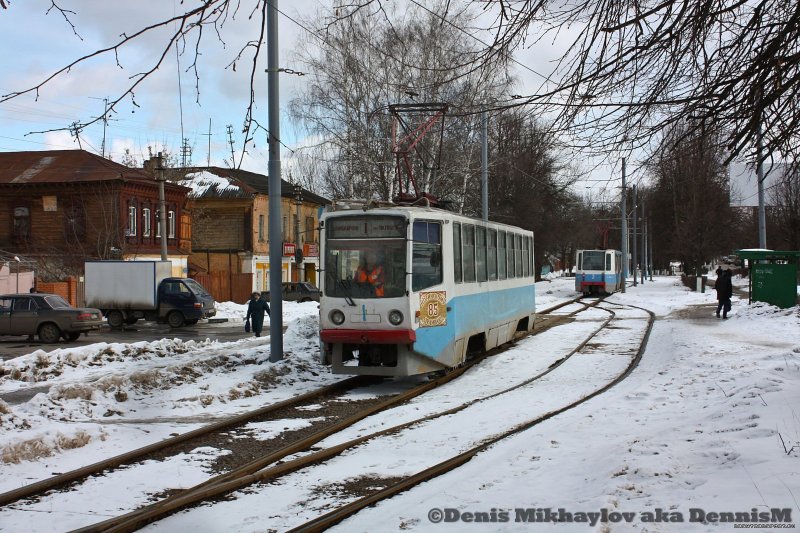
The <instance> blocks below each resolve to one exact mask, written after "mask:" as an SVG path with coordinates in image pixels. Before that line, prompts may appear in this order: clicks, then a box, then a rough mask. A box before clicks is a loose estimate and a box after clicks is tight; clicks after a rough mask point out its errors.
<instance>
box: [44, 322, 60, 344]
mask: <svg viewBox="0 0 800 533" xmlns="http://www.w3.org/2000/svg"><path fill="white" fill-rule="evenodd" d="M60 338H61V330H60V329H58V326H56V325H55V324H52V323H50V322H48V323H47V324H42V326H41V327H40V328H39V340H40V341H42V342H46V343H48V344H52V343H54V342H58V339H60Z"/></svg>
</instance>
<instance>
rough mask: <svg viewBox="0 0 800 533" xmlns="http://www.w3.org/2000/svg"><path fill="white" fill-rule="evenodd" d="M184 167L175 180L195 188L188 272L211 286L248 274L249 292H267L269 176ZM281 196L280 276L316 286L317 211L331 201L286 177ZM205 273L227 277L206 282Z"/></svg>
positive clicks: (230, 170) (317, 261) (317, 264)
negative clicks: (298, 252)
mask: <svg viewBox="0 0 800 533" xmlns="http://www.w3.org/2000/svg"><path fill="white" fill-rule="evenodd" d="M180 170H181V174H182V179H179V180H178V181H177V183H179V184H181V185H183V186H185V187H188V188H190V189H191V192H190V193H189V197H190V198H191V200H192V217H193V220H192V254H191V255H190V257H189V268H190V272H192V273H193V274H195V273H196V277H197V279H198V280H201V282H205V283H204V284H206V285H207V286H209V285H210V286H211V287H214V286H215V285H218V284H223V285H224V284H225V283H229V284H230V285H231V286H233V285H234V284H235V283H236V281H235V278H236V276H238V275H241V274H244V275H247V274H249V275H250V278H249V279H250V282H249V285H248V290H249V291H253V290H257V291H262V290H263V291H266V290H269V266H270V257H269V227H268V222H269V206H268V204H269V183H268V180H269V178H268V177H267V176H265V175H263V174H258V173H255V172H248V171H246V170H240V169H231V168H221V167H208V168H186V169H180ZM280 194H281V212H282V227H281V249H282V251H283V255H282V257H281V258H280V261H281V268H282V272H283V276H282V279H283V281H287V282H288V281H310V282H311V283H315V284H316V282H317V270H318V269H319V234H318V231H317V228H318V226H319V213H320V210H321V208H322V207H323V206H325V205H326V204H329V203H330V201H329V200H326V199H325V198H322V197H321V196H318V195H316V194H314V193H312V192H310V191H308V190H305V189H302V188H300V187H297V186H295V185H292V184H291V183H289V182H287V181H282V184H281V192H280ZM298 250H300V251H301V252H302V254H297V251H298ZM204 276H212V277H213V276H216V277H217V278H219V277H222V278H224V277H225V276H227V277H228V278H229V280H228V281H226V280H224V279H223V280H208V281H207V278H204ZM231 290H232V291H233V289H231ZM215 292H217V291H212V294H213V293H215ZM234 292H239V293H241V291H234ZM234 292H232V293H231V294H234Z"/></svg>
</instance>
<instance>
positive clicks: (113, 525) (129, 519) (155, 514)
mask: <svg viewBox="0 0 800 533" xmlns="http://www.w3.org/2000/svg"><path fill="white" fill-rule="evenodd" d="M576 302H577V299H576V300H575V301H570V302H565V304H564V305H568V304H570V303H576ZM601 302H602V300H595V301H594V302H592V303H590V304H586V303H584V302H579V303H581V305H582V308H581V309H577V310H574V311H572V312H570V313H568V314H567V315H565V316H574V315H575V314H577V313H579V312H581V311H584V310H586V309H589V308H591V307H594V306H597V305H598V304H599V303H601ZM558 307H559V308H561V307H564V306H558ZM551 311H552V309H551V310H549V311H548V312H551ZM605 311H607V312H609V314H610V316H609V318H608V319H607V320H605V321H604V322H603V324H602V325H601V326H600V327H598V328H596V329H595V330H594V331H593V333H592V334H591V335H589V336H588V337H587V338H586V339H585V340H584V341H583V342H582V343H580V344H579V346H577V347H576V348H575V349H574V350H573V351H572V352H571V353H570V354H568V355H567V356H565V357H563V358H562V359H561V360H558V361H555V362H554V363H553V364H551V365H550V367H549V368H547V369H546V370H545V371H544V372H541V373H540V374H538V375H536V376H534V377H532V378H530V379H528V380H525V381H524V382H521V383H518V384H516V385H514V386H513V387H510V388H508V389H505V390H503V391H500V392H498V393H496V394H492V395H490V396H487V397H482V398H476V399H474V400H472V401H469V402H466V403H464V404H462V405H460V406H457V407H454V408H452V409H448V410H446V411H442V412H439V413H435V414H433V415H430V416H426V417H422V418H419V419H415V420H412V421H409V422H406V423H404V424H400V425H396V426H392V427H390V428H387V429H384V430H381V431H378V432H374V433H370V434H368V435H364V436H362V437H359V438H356V439H352V440H348V441H347V442H344V443H341V444H338V445H335V446H331V447H328V448H325V449H322V450H316V451H313V450H312V449H311V446H313V444H315V443H317V442H319V441H321V440H322V439H324V438H325V437H327V436H329V435H331V434H333V433H335V432H336V431H338V430H340V429H344V428H345V427H348V425H352V424H354V423H356V422H357V421H358V420H361V419H363V418H365V417H366V416H368V415H365V416H358V417H357V419H356V418H353V419H352V420H348V421H342V423H341V424H338V425H337V428H334V429H332V431H329V432H326V433H325V434H324V435H323V434H319V435H316V436H313V437H310V438H308V439H305V440H304V441H302V442H298V443H294V444H292V445H289V446H287V447H285V448H284V449H282V450H280V451H279V452H276V453H273V454H269V455H267V456H265V457H263V458H260V459H258V460H257V461H253V462H251V463H249V464H248V465H245V466H244V467H242V468H240V469H236V470H234V471H231V472H228V473H227V474H224V475H222V476H217V477H215V478H212V479H210V480H208V481H206V482H204V483H202V484H200V485H197V486H195V487H192V488H190V489H186V490H184V491H182V492H181V493H180V494H176V495H173V496H170V497H168V498H166V499H164V500H162V501H160V502H157V503H155V504H153V505H150V506H147V507H144V508H141V509H139V510H136V511H133V512H131V513H128V514H127V515H123V516H121V517H117V518H113V519H110V520H106V521H104V522H101V523H98V524H94V525H92V526H88V527H85V528H82V529H80V530H78V531H133V530H136V529H138V528H140V527H142V526H144V525H145V524H147V523H150V522H153V521H155V520H159V519H161V518H163V517H165V516H167V515H169V514H172V513H174V512H176V511H178V510H180V509H183V508H186V507H190V506H192V505H195V504H197V503H200V502H204V501H207V500H209V499H217V498H219V497H221V496H223V495H225V494H227V493H229V492H232V491H235V490H237V489H241V488H243V487H246V486H248V485H252V484H254V483H258V482H264V481H270V480H275V479H277V478H279V477H280V476H284V475H286V474H289V473H292V472H296V471H298V470H300V469H303V468H305V467H308V466H309V465H314V464H318V463H320V462H322V461H325V460H327V459H330V458H332V457H335V456H336V455H339V454H341V453H342V452H344V451H346V450H352V449H354V448H356V447H358V446H359V445H362V444H364V443H366V442H369V441H370V440H374V439H377V438H379V437H381V436H385V435H389V434H392V433H397V432H400V431H402V430H404V429H406V428H409V427H412V426H414V425H418V424H421V423H422V422H424V421H429V420H433V419H436V418H440V417H444V416H447V415H451V414H453V413H457V412H459V411H463V410H464V409H466V408H468V407H469V406H471V405H474V404H476V403H478V402H483V401H486V400H487V399H490V398H492V397H496V396H498V395H502V394H506V393H508V392H509V391H511V390H514V389H518V388H520V387H524V386H527V385H529V384H530V383H532V382H534V381H536V380H538V379H540V378H542V377H543V376H545V375H547V374H549V373H550V372H552V371H553V370H554V369H556V368H557V367H558V366H560V365H561V364H563V362H564V361H566V360H568V359H569V357H570V356H571V355H573V354H574V353H577V352H579V351H580V350H581V349H583V348H584V347H585V346H586V345H587V344H588V343H589V342H590V341H591V340H592V339H593V338H594V337H595V335H596V334H597V333H598V332H600V331H601V330H603V329H604V328H605V327H606V326H607V325H608V323H609V322H610V321H611V320H612V319H613V316H614V313H613V311H608V310H605ZM553 325H555V324H553ZM549 327H552V325H551V326H549ZM549 327H548V328H546V329H549ZM541 331H544V329H543V330H540V331H538V332H537V333H540V332H541ZM648 334H649V328H648ZM491 354H492V352H490V354H486V355H485V356H484V357H481V358H479V359H478V360H476V361H475V362H476V363H477V362H478V361H480V360H482V359H485V358H486V357H488V356H490V355H491ZM470 366H471V365H470ZM470 366H467V367H464V368H461V369H458V371H457V372H453V373H451V374H448V375H447V376H445V377H444V378H439V379H437V380H434V381H432V382H430V383H429V384H426V386H425V391H427V390H430V389H432V388H435V387H438V386H440V385H442V384H444V382H446V381H442V380H445V379H446V380H447V381H449V380H451V379H454V378H455V377H456V376H458V375H460V374H461V373H463V372H464V371H466V370H467V369H468V368H469V367H470ZM425 391H421V392H419V394H421V393H422V392H425ZM416 395H418V394H416ZM409 399H410V398H409ZM403 401H408V399H402V400H400V399H398V401H397V402H396V403H398V404H399V403H402V402H403ZM392 403H395V402H392ZM389 407H390V405H389V404H387V405H386V406H384V407H383V408H384V409H388V408H389ZM380 410H382V409H380ZM559 412H561V411H559ZM555 414H557V413H553V414H552V415H551V416H554V415H555ZM518 431H521V430H518ZM488 445H490V444H487V445H486V446H488ZM302 451H306V452H308V453H307V455H304V456H302V457H296V458H293V459H289V460H286V461H284V459H285V458H286V457H288V456H290V455H293V454H298V453H300V452H302ZM465 453H466V452H465ZM475 453H479V450H478V451H475V452H474V453H473V455H474V454H475ZM467 460H468V459H467ZM280 461H283V462H280ZM270 464H272V465H273V466H268V465H270ZM417 482H419V481H417ZM404 483H406V481H403V482H401V484H404ZM365 505H369V503H366V504H365ZM339 519H341V518H339ZM324 527H327V526H324Z"/></svg>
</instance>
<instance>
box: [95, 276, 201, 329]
mask: <svg viewBox="0 0 800 533" xmlns="http://www.w3.org/2000/svg"><path fill="white" fill-rule="evenodd" d="M171 274H172V263H171V262H170V261H87V262H86V264H85V277H84V281H85V284H84V287H85V295H86V305H87V306H89V307H95V308H97V309H100V310H101V311H102V312H103V315H104V316H105V317H106V319H107V320H108V324H109V325H110V326H111V327H113V328H118V327H122V325H123V324H135V323H136V321H137V320H139V319H144V320H152V321H158V322H162V323H163V322H166V323H167V324H169V325H170V326H171V327H173V328H178V327H181V326H183V325H185V324H188V325H192V324H197V321H198V320H200V319H201V318H209V317H212V316H214V315H215V314H216V308H215V307H214V298H213V297H212V296H211V295H210V294H209V293H208V291H206V290H205V289H204V288H203V286H202V285H200V284H199V283H197V282H196V281H194V280H193V279H188V278H175V277H171Z"/></svg>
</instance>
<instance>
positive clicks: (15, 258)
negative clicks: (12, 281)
mask: <svg viewBox="0 0 800 533" xmlns="http://www.w3.org/2000/svg"><path fill="white" fill-rule="evenodd" d="M14 261H16V262H17V294H19V257H17V256H16V255H15V256H14Z"/></svg>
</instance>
